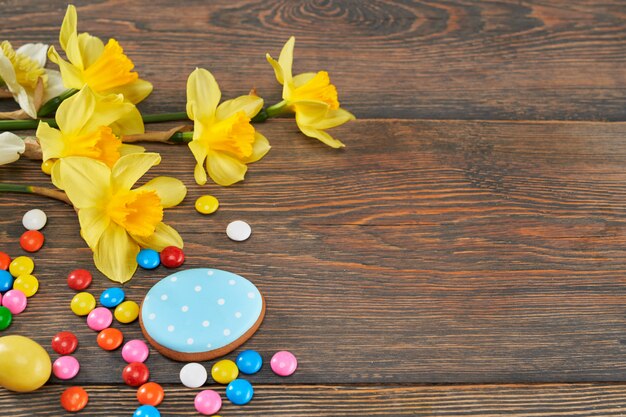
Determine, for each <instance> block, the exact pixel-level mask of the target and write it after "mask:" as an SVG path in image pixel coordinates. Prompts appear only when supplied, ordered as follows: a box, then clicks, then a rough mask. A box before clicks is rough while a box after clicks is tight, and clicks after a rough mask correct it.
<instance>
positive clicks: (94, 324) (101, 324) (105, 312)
mask: <svg viewBox="0 0 626 417" xmlns="http://www.w3.org/2000/svg"><path fill="white" fill-rule="evenodd" d="M112 321H113V314H111V311H110V310H109V309H108V308H104V307H98V308H96V309H93V310H92V311H91V313H89V315H88V316H87V326H89V328H90V329H91V330H95V331H97V332H99V331H100V330H104V329H106V328H107V327H109V326H110V325H111V322H112Z"/></svg>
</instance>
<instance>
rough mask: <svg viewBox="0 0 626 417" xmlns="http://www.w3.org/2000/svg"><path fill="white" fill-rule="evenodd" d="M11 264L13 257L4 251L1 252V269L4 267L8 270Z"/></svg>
mask: <svg viewBox="0 0 626 417" xmlns="http://www.w3.org/2000/svg"><path fill="white" fill-rule="evenodd" d="M10 264H11V257H10V256H9V255H7V254H6V253H4V252H0V269H4V270H5V271H6V270H7V269H9V265H10Z"/></svg>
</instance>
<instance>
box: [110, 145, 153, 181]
mask: <svg viewBox="0 0 626 417" xmlns="http://www.w3.org/2000/svg"><path fill="white" fill-rule="evenodd" d="M159 163H161V155H159V154H158V153H151V152H150V153H132V154H130V155H124V156H122V157H121V158H120V159H118V160H117V162H116V163H115V165H113V169H112V170H111V181H112V184H113V188H114V190H130V189H131V187H132V186H133V185H134V184H135V183H136V182H137V180H139V178H141V177H142V176H143V174H145V173H146V172H148V170H149V169H150V168H152V167H153V166H155V165H158V164H159Z"/></svg>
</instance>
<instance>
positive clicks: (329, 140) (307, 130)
mask: <svg viewBox="0 0 626 417" xmlns="http://www.w3.org/2000/svg"><path fill="white" fill-rule="evenodd" d="M298 128H299V129H300V131H301V132H302V133H304V134H305V135H307V136H309V137H312V138H315V139H317V140H319V141H320V142H323V143H324V144H326V145H328V146H330V147H331V148H343V147H345V146H346V145H344V144H343V143H342V142H341V141H339V140H337V139H335V138H333V137H332V136H330V135H329V134H328V133H326V132H324V131H323V130H319V129H315V128H313V127H309V126H301V125H299V124H298Z"/></svg>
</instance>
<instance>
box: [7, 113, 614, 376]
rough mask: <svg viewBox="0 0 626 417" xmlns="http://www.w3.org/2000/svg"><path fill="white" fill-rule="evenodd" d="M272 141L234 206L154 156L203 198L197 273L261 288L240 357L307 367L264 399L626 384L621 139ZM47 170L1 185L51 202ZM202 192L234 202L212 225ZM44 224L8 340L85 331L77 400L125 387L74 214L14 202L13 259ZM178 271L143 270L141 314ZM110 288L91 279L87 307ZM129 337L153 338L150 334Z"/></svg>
mask: <svg viewBox="0 0 626 417" xmlns="http://www.w3.org/2000/svg"><path fill="white" fill-rule="evenodd" d="M260 128H261V129H262V130H263V132H264V133H265V134H266V135H267V136H268V137H269V138H270V141H271V142H272V144H273V146H274V147H273V149H272V151H271V152H270V153H269V154H268V155H267V157H266V158H264V159H263V160H262V161H260V162H258V163H256V164H254V165H251V167H250V173H249V177H248V179H247V180H246V181H245V183H243V184H240V185H236V186H233V187H229V188H221V187H217V186H215V185H207V186H204V187H200V186H197V185H195V183H194V182H193V176H192V167H193V163H192V157H191V155H190V153H189V152H188V151H187V150H186V149H185V147H175V146H167V145H160V146H156V145H152V146H148V147H149V148H150V149H156V150H159V151H161V152H162V154H163V162H162V164H161V165H160V166H159V167H157V168H156V169H155V170H154V174H153V175H156V174H169V175H174V176H176V177H179V178H181V179H182V180H183V181H184V182H185V183H186V184H187V185H188V187H189V194H188V197H187V198H186V199H185V201H184V202H183V204H182V205H181V206H180V207H178V208H176V209H173V210H168V212H167V213H166V220H167V221H168V222H170V223H171V224H172V225H174V226H175V227H176V228H178V230H179V231H180V232H181V235H182V236H183V238H184V239H185V242H186V247H185V250H186V253H187V261H186V263H185V266H186V267H206V266H210V267H217V268H221V269H226V270H231V271H233V272H237V273H240V274H242V275H243V276H246V277H248V278H250V279H251V280H252V281H253V282H255V283H256V284H257V285H258V286H259V288H260V289H261V290H262V291H263V293H264V294H265V296H266V298H267V305H268V309H267V317H266V320H265V322H264V323H263V325H262V326H261V329H260V331H259V332H258V333H257V334H256V335H255V336H254V337H253V338H252V339H251V340H250V341H249V342H248V343H246V344H245V345H244V347H246V348H254V349H257V350H259V351H260V352H261V353H262V354H263V356H264V358H265V359H266V360H268V359H269V357H271V355H272V354H273V352H275V351H277V350H280V349H288V350H291V351H293V352H294V353H295V354H296V355H297V356H298V358H299V359H300V370H299V371H298V372H297V373H296V374H295V375H294V376H293V377H291V378H289V379H281V378H278V377H276V376H274V375H273V374H272V373H271V372H269V371H267V372H264V373H262V374H260V375H258V376H257V377H255V382H258V383H270V384H275V383H285V384H298V383H336V384H345V383H379V384H380V383H399V382H403V383H433V382H437V383H445V382H450V383H467V382H490V383H494V382H531V381H534V382H574V381H623V380H625V378H626V367H625V366H624V365H623V361H622V360H621V359H622V357H623V353H624V347H623V346H624V343H625V338H624V334H626V320H625V312H626V309H625V303H624V296H625V295H626V280H625V279H624V261H625V259H626V252H625V249H624V248H625V245H624V243H625V240H626V238H625V235H624V230H625V229H624V227H625V221H626V216H625V214H626V212H625V211H624V207H626V194H625V193H624V191H623V190H624V189H623V184H624V183H626V169H624V168H625V167H626V143H625V142H624V140H623V138H624V137H626V123H554V122H533V123H530V122H462V121H456V122H446V121H413V122H411V121H399V120H391V121H357V122H354V123H352V124H351V125H348V126H344V127H343V128H341V129H339V130H338V132H337V134H338V135H339V136H341V137H342V138H343V139H344V140H345V141H346V143H347V144H348V147H347V149H346V150H345V151H334V150H331V149H328V148H325V147H324V146H323V145H321V144H318V143H317V142H315V141H313V140H308V139H306V138H304V137H303V136H301V135H299V134H297V133H296V132H295V127H294V124H293V121H291V120H278V121H273V122H271V123H268V124H265V125H262V126H261V127H260ZM36 167H37V165H36V164H35V163H33V162H32V161H19V162H18V163H16V164H15V165H14V166H12V167H11V168H6V167H3V168H2V169H0V181H19V182H23V183H39V184H46V181H47V179H46V178H45V177H44V176H43V175H42V174H41V173H39V172H37V169H36ZM206 193H211V194H214V195H216V196H217V197H218V198H219V199H220V201H221V207H220V210H219V211H218V212H217V213H216V214H214V215H212V216H209V217H204V216H201V215H199V214H197V213H196V212H195V211H194V209H193V203H194V201H195V199H196V198H197V197H198V196H200V195H202V194H206ZM33 207H41V208H43V209H44V210H46V212H47V213H48V215H49V224H48V225H47V226H46V229H45V234H46V237H47V239H48V240H47V242H46V245H45V247H44V248H43V249H42V250H41V251H40V252H39V253H37V254H35V260H36V263H37V269H36V275H37V276H38V277H39V278H40V280H41V282H42V288H41V291H40V293H39V294H38V295H37V296H36V297H35V298H33V299H32V300H31V303H30V305H29V307H28V309H27V311H26V312H25V313H23V314H22V315H20V316H18V317H17V318H16V320H15V323H14V324H13V325H12V327H11V328H10V330H9V331H8V332H5V333H7V334H10V333H19V334H25V335H29V336H31V337H34V338H35V339H36V340H38V341H39V342H41V343H43V344H45V345H46V346H47V345H48V344H49V341H50V338H51V337H52V335H53V334H55V333H56V332H58V331H60V330H67V329H73V330H75V331H76V332H77V334H78V337H79V339H80V343H81V347H80V349H79V350H78V352H77V357H78V358H79V360H81V361H82V363H83V364H84V367H83V369H82V370H81V373H80V374H79V376H78V377H77V379H76V380H75V382H76V383H85V384H86V383H93V384H102V383H106V384H110V383H119V382H120V376H119V372H120V371H121V369H122V367H123V361H122V359H121V357H120V355H119V353H106V352H103V351H101V350H100V349H99V348H98V347H97V346H96V344H95V339H94V338H95V334H94V333H93V332H92V331H91V330H89V329H88V328H87V327H86V325H84V320H83V319H81V318H78V317H76V316H74V315H73V314H71V312H70V311H69V308H68V303H69V301H70V299H71V297H72V295H73V291H71V290H70V289H68V288H67V287H66V285H65V282H64V276H65V275H66V274H67V273H68V272H69V271H70V270H72V269H74V268H77V267H87V268H90V269H92V270H93V266H92V263H91V259H90V256H91V255H90V252H89V250H88V249H86V247H85V245H84V243H83V242H82V241H81V240H80V238H79V235H78V226H77V221H76V219H75V215H74V214H73V211H72V210H71V209H70V208H68V207H65V206H63V205H61V204H59V203H57V202H53V201H46V200H42V199H41V198H38V197H31V196H16V195H8V194H6V195H0V242H2V245H1V247H0V250H5V251H7V252H9V253H10V254H11V255H14V256H15V255H19V254H22V252H21V250H18V249H17V240H18V238H19V236H20V234H21V233H22V231H23V228H22V226H21V222H20V220H21V215H22V213H23V212H25V211H26V210H27V209H30V208H33ZM235 219H244V220H246V221H248V222H249V223H250V224H251V225H252V227H253V230H254V232H253V235H252V238H251V239H250V240H249V241H247V242H244V243H234V242H231V241H229V240H228V239H227V238H226V236H225V235H224V229H225V227H226V225H227V223H228V222H229V221H231V220H235ZM169 272H170V271H168V270H165V269H163V268H161V269H158V270H156V271H153V272H146V271H139V272H138V273H137V275H136V277H135V278H134V279H133V281H131V283H130V284H129V285H127V286H126V290H127V294H128V295H129V298H130V299H134V300H140V299H141V297H142V296H143V295H144V294H145V292H146V291H147V290H148V289H149V288H150V287H151V286H152V285H153V284H154V283H155V282H157V281H158V280H159V279H161V278H162V277H164V276H166V275H168V274H169ZM109 285H110V284H109V283H108V282H107V281H106V280H105V279H104V278H103V277H102V276H101V275H100V274H96V280H95V283H94V285H93V286H92V291H93V292H94V293H95V294H96V295H98V294H99V293H100V292H101V291H102V290H103V289H104V288H106V287H108V286H109ZM120 327H122V328H123V329H124V332H125V334H126V337H127V339H128V338H133V337H140V332H139V328H138V326H137V324H133V325H129V326H120ZM234 355H235V354H232V355H230V356H229V357H234ZM94 358H98V359H97V360H94ZM148 364H149V365H150V368H151V370H152V372H153V376H154V378H155V380H156V381H158V382H162V383H168V382H170V383H174V382H176V381H177V378H178V377H177V375H178V371H179V369H180V367H181V365H180V364H177V363H173V362H170V361H168V360H166V359H164V358H162V357H159V356H158V355H156V354H154V353H153V355H152V356H151V358H150V359H149V362H148ZM208 365H210V364H208Z"/></svg>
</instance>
